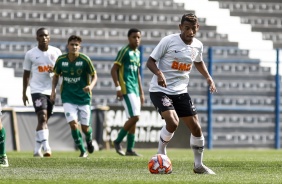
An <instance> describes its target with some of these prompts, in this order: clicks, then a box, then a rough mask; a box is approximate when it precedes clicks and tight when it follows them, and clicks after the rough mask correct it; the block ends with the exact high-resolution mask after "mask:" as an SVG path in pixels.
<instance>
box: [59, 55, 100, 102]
mask: <svg viewBox="0 0 282 184" xmlns="http://www.w3.org/2000/svg"><path fill="white" fill-rule="evenodd" d="M95 72H96V70H95V68H94V66H93V64H92V61H91V60H90V58H89V57H88V56H86V55H84V54H82V53H79V56H78V57H77V58H76V59H75V60H74V61H72V62H70V61H69V59H68V55H67V54H63V55H61V56H60V57H59V58H58V59H57V61H56V64H55V67H54V73H55V74H57V75H60V76H62V77H63V80H62V85H61V99H62V102H63V103H72V104H77V105H87V104H89V105H90V104H91V97H92V93H91V92H90V93H85V92H84V91H83V88H84V87H85V86H87V85H89V84H90V82H91V75H94V74H95Z"/></svg>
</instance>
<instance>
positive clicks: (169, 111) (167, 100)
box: [147, 13, 216, 174]
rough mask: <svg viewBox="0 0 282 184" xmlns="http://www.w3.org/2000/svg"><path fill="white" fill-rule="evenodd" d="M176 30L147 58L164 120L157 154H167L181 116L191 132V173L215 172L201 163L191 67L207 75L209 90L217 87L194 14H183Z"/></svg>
mask: <svg viewBox="0 0 282 184" xmlns="http://www.w3.org/2000/svg"><path fill="white" fill-rule="evenodd" d="M179 29H180V31H181V33H180V34H172V35H169V36H166V37H164V38H163V39H162V40H161V41H160V42H159V44H158V45H157V46H156V48H155V49H154V50H153V52H152V53H151V55H150V57H149V59H148V61H147V67H148V68H149V69H150V70H151V71H152V72H153V73H154V76H153V78H152V80H151V83H150V88H149V91H150V98H151V101H152V102H153V104H154V106H155V107H156V109H157V110H158V111H159V113H160V115H161V116H162V118H164V120H165V122H166V125H165V126H164V127H163V128H162V130H161V134H160V140H159V146H158V153H160V154H166V146H167V144H168V142H169V141H170V140H171V138H172V137H173V134H174V132H175V130H176V128H177V127H178V124H179V118H181V119H182V121H183V122H184V123H185V124H186V126H187V127H188V128H189V129H190V131H191V138H190V145H191V148H192V150H193V152H194V172H195V173H197V174H215V173H214V172H213V171H212V170H211V169H209V168H208V167H207V166H205V165H204V164H203V162H202V160H203V150H204V144H205V143H204V136H203V133H202V129H201V126H200V123H199V120H198V115H197V111H196V108H195V106H194V104H193V102H192V100H191V98H190V96H189V94H188V89H187V86H188V82H189V73H190V72H191V70H192V66H193V65H194V66H195V67H196V68H197V70H198V71H199V72H200V73H201V74H202V75H203V76H204V77H205V78H206V80H207V83H208V84H209V86H210V92H211V93H213V92H216V87H215V83H214V81H213V79H212V77H211V76H210V74H209V72H208V71H207V68H206V65H205V63H204V61H203V58H202V54H203V44H202V43H201V42H200V41H199V40H198V39H196V38H195V35H196V33H197V31H198V30H199V24H198V19H197V17H196V16H195V15H194V14H191V13H188V14H184V15H183V16H182V18H181V24H180V25H179Z"/></svg>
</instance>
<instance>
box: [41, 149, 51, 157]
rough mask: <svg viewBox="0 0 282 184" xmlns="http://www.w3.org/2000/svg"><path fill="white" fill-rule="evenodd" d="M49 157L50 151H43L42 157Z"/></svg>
mask: <svg viewBox="0 0 282 184" xmlns="http://www.w3.org/2000/svg"><path fill="white" fill-rule="evenodd" d="M51 155H52V152H51V149H49V150H46V151H44V154H43V156H44V157H51Z"/></svg>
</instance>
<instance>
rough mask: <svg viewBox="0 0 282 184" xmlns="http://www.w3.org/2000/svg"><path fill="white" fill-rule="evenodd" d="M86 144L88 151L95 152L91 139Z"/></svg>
mask: <svg viewBox="0 0 282 184" xmlns="http://www.w3.org/2000/svg"><path fill="white" fill-rule="evenodd" d="M86 144H87V150H88V153H93V152H94V146H93V144H92V141H89V142H87V143H86Z"/></svg>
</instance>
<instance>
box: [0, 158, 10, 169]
mask: <svg viewBox="0 0 282 184" xmlns="http://www.w3.org/2000/svg"><path fill="white" fill-rule="evenodd" d="M0 167H9V162H8V157H7V156H2V157H0Z"/></svg>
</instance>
